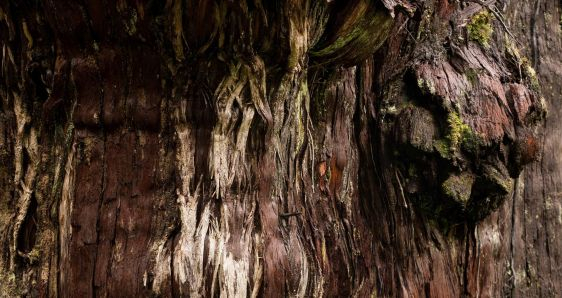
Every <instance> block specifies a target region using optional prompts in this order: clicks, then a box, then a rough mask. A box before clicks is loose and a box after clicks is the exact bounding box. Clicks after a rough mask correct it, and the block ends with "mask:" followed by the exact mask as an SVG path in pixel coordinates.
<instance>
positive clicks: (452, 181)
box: [441, 173, 474, 206]
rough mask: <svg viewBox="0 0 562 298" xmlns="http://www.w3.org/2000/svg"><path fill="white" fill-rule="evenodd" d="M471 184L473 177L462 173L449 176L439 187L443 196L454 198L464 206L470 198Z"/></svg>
mask: <svg viewBox="0 0 562 298" xmlns="http://www.w3.org/2000/svg"><path fill="white" fill-rule="evenodd" d="M472 184H474V177H473V176H472V175H469V174H466V173H463V174H461V175H458V176H457V175H451V176H449V178H447V180H445V182H443V184H442V185H441V188H442V190H443V194H445V196H447V197H449V198H451V199H453V200H455V201H456V202H458V203H460V204H462V205H463V206H466V205H467V204H468V201H469V200H470V195H471V192H472Z"/></svg>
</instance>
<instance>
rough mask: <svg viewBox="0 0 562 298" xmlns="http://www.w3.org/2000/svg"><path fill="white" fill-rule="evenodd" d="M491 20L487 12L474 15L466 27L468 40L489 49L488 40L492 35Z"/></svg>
mask: <svg viewBox="0 0 562 298" xmlns="http://www.w3.org/2000/svg"><path fill="white" fill-rule="evenodd" d="M492 20H493V16H492V15H491V14H490V12H488V11H487V10H484V11H481V12H479V13H477V14H475V15H474V16H473V17H472V19H471V20H470V23H468V25H467V29H468V37H469V38H470V40H472V41H475V42H477V43H479V44H480V45H481V46H483V47H485V48H488V47H490V38H491V37H492V33H494V28H493V27H492Z"/></svg>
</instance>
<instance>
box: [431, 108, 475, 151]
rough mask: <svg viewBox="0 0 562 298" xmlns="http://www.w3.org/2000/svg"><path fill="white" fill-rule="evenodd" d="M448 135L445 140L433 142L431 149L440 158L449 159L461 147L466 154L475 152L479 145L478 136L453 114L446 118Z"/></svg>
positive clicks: (457, 115)
mask: <svg viewBox="0 0 562 298" xmlns="http://www.w3.org/2000/svg"><path fill="white" fill-rule="evenodd" d="M447 124H448V127H447V129H448V133H447V135H446V136H445V139H441V140H437V141H436V142H434V144H433V147H434V148H435V150H436V151H437V152H438V153H439V155H441V157H443V158H446V159H450V158H451V157H452V156H453V155H454V153H455V152H458V150H459V149H460V148H461V147H462V148H464V149H465V150H467V151H468V152H475V151H476V150H477V149H478V146H479V145H480V138H479V136H478V135H477V134H476V133H475V132H474V131H473V130H472V128H471V127H470V126H469V125H468V124H466V123H464V122H463V121H462V119H461V117H460V116H459V114H457V113H455V112H451V113H449V115H448V116H447Z"/></svg>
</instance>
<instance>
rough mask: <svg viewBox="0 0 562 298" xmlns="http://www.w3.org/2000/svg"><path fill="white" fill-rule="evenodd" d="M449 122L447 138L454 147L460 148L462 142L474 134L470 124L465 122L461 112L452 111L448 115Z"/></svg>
mask: <svg viewBox="0 0 562 298" xmlns="http://www.w3.org/2000/svg"><path fill="white" fill-rule="evenodd" d="M447 124H449V134H448V135H447V140H449V145H450V146H451V148H453V149H457V148H459V146H460V144H461V142H462V141H463V140H465V139H467V138H468V137H470V135H471V134H472V129H471V128H470V126H468V125H467V124H465V123H464V122H463V121H462V119H461V117H460V116H459V114H457V113H455V112H452V113H449V116H448V117H447Z"/></svg>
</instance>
